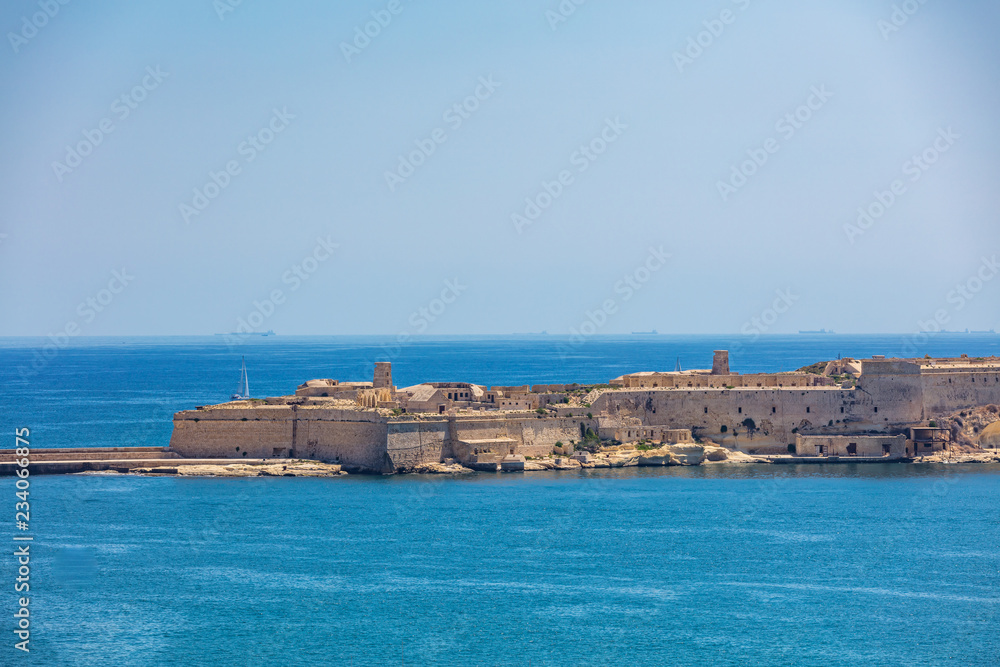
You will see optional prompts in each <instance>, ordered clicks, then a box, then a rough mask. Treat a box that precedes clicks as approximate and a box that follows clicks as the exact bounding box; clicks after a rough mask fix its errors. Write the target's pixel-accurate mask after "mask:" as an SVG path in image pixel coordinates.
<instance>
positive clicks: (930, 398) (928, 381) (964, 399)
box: [921, 370, 1000, 419]
mask: <svg viewBox="0 0 1000 667" xmlns="http://www.w3.org/2000/svg"><path fill="white" fill-rule="evenodd" d="M921 381H922V385H923V396H924V401H923V403H924V412H925V414H926V415H927V418H928V419H931V418H933V417H940V416H943V415H946V414H949V413H952V412H955V411H957V410H964V409H966V408H973V407H978V406H981V405H991V404H992V405H997V404H1000V373H998V372H997V371H996V370H994V371H964V372H962V371H944V372H935V371H927V370H925V371H924V373H923V375H921Z"/></svg>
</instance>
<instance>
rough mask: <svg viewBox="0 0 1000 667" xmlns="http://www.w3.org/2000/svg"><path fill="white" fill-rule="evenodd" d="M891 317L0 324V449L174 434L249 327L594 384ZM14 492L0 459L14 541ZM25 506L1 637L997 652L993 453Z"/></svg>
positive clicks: (343, 373) (192, 651) (788, 358)
mask: <svg viewBox="0 0 1000 667" xmlns="http://www.w3.org/2000/svg"><path fill="white" fill-rule="evenodd" d="M910 342H911V337H904V336H838V335H824V336H806V335H800V336H787V337H777V336H775V337H763V338H761V339H759V340H756V341H749V340H747V339H740V338H739V337H737V338H725V337H708V336H702V337H697V336H687V337H671V336H623V337H599V338H594V339H591V340H588V341H586V342H585V343H584V344H582V345H576V344H574V343H573V342H571V341H568V340H566V339H559V338H556V337H548V336H524V337H506V338H437V339H426V340H421V341H418V342H415V343H412V344H409V345H406V346H403V347H401V348H393V347H392V346H391V340H390V339H375V338H286V337H282V336H277V337H274V338H271V337H268V338H255V339H252V340H250V341H247V342H245V343H244V344H242V345H240V346H230V345H227V344H226V343H225V342H224V340H223V339H221V338H217V337H216V338H211V337H210V338H174V339H171V338H158V339H153V338H131V339H130V338H122V339H110V338H109V339H79V340H76V341H73V345H72V346H71V347H67V348H64V349H57V351H56V353H55V354H50V355H49V357H50V358H47V359H45V363H40V362H38V363H33V362H34V361H36V360H37V359H39V356H40V355H41V354H42V347H41V346H42V345H43V344H44V340H42V339H0V387H2V392H3V395H2V400H0V422H2V424H3V431H4V432H5V433H8V434H9V444H7V445H4V446H6V447H10V446H13V432H14V428H15V427H21V426H27V427H30V428H31V430H32V435H33V437H32V445H33V446H34V447H65V446H102V445H104V446H122V445H165V444H167V442H168V440H169V436H170V416H171V414H172V413H173V412H174V411H176V410H179V409H186V408H190V407H192V406H194V405H202V404H206V403H212V402H218V401H222V400H225V399H226V398H227V397H228V395H229V394H230V393H232V391H233V390H234V389H235V388H236V385H237V383H238V379H239V366H240V357H241V356H244V355H245V356H246V360H247V366H248V369H249V374H250V386H251V390H252V393H253V394H254V395H256V396H265V395H276V394H283V393H288V392H289V391H291V390H292V389H293V388H294V386H295V385H297V384H299V383H300V382H302V381H304V380H306V379H310V378H313V377H334V378H341V379H367V378H368V377H369V376H370V374H371V364H372V362H374V361H376V360H379V359H385V358H388V359H390V360H391V361H393V371H394V379H395V382H396V384H397V385H399V386H404V385H407V384H412V383H415V382H418V381H421V380H446V379H456V380H468V381H473V382H478V383H483V384H524V383H534V382H542V383H544V382H569V381H581V382H603V381H607V380H608V379H610V378H612V377H615V376H617V375H620V374H622V373H624V372H629V371H637V370H647V369H650V370H651V369H665V370H672V369H673V368H674V365H675V363H676V360H677V358H678V357H679V358H680V361H681V364H682V366H683V367H685V368H695V367H706V366H708V365H709V364H710V361H711V355H712V350H714V349H725V348H727V347H728V348H729V349H731V350H734V353H733V354H732V358H731V363H732V366H733V368H734V370H738V371H742V372H752V371H760V370H791V369H794V368H798V367H800V366H803V365H805V364H808V363H812V362H815V361H818V360H821V359H828V358H835V357H836V356H837V355H838V354H842V355H844V356H870V355H871V354H887V355H898V354H901V353H902V352H901V351H900V350H902V349H903V347H904V346H906V345H907V344H908V343H910ZM36 352H37V353H38V354H36ZM925 352H928V353H930V354H932V355H957V354H960V353H962V352H965V353H969V354H970V355H973V356H983V355H990V354H1000V337H998V336H991V335H973V334H967V335H959V334H955V335H946V334H939V335H937V336H934V337H931V338H930V339H929V340H928V341H926V342H925V343H924V344H923V345H922V346H920V350H919V354H920V355H922V354H923V353H925ZM43 358H44V357H43ZM22 371H23V372H22ZM4 489H6V491H4ZM14 492H15V488H14V479H13V478H0V497H2V496H3V495H4V494H6V496H7V497H8V503H7V504H8V507H9V512H10V516H9V522H10V523H9V526H10V528H9V529H8V531H7V535H8V538H7V539H8V540H10V537H11V536H13V534H14V533H15V532H16V531H15V530H14V528H13V520H14V516H13V514H14V505H13V504H14V502H15V498H14ZM31 528H32V530H31V533H32V534H33V535H34V537H35V541H34V542H33V543H32V547H31V548H32V562H31V592H30V595H31V613H32V626H31V628H32V640H31V649H32V651H31V653H30V654H28V655H24V654H23V653H21V652H20V651H16V650H15V649H14V646H13V644H14V642H15V641H16V637H15V635H14V634H13V632H12V631H13V628H14V620H13V618H12V614H13V613H14V611H15V609H16V598H17V597H18V596H17V594H15V593H14V592H13V582H14V579H15V577H16V576H17V573H16V567H17V565H16V562H15V559H14V557H13V556H11V555H8V556H4V557H0V582H3V583H2V585H3V587H4V590H6V591H7V593H6V594H4V595H3V596H2V602H0V604H2V614H0V615H2V617H3V618H6V619H8V620H7V621H0V638H3V639H2V642H0V664H2V665H15V664H24V665H104V664H121V665H216V664H219V665H300V664H301V665H328V664H336V665H341V664H343V665H352V664H353V665H387V664H389V665H391V664H405V665H529V664H530V665H608V664H619V665H667V664H699V665H728V664H732V665H737V664H740V665H742V664H774V665H829V664H850V665H873V664H874V665H941V664H949V665H996V664H998V663H1000V549H998V548H997V547H998V545H1000V470H997V469H995V468H990V467H987V466H973V465H954V466H916V465H905V464H879V465H842V466H802V467H785V466H745V467H738V466H710V467H699V468H683V469H682V468H666V469H652V468H643V469H625V470H613V471H578V472H561V473H556V472H553V473H531V474H507V475H499V474H476V475H472V476H469V477H463V478H461V479H446V478H437V477H419V476H398V477H362V476H350V477H346V478H339V479H291V478H287V479H286V478H281V479H269V478H268V479H234V480H221V479H177V478H140V477H121V476H118V477H111V476H107V477H87V476H51V477H35V478H32V486H31ZM8 544H13V542H8ZM7 552H8V554H10V553H11V552H13V548H9V549H8V550H7Z"/></svg>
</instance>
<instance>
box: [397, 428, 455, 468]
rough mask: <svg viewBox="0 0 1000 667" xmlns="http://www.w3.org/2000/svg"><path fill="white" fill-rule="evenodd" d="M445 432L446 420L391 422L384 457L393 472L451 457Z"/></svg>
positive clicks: (449, 444)
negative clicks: (385, 455) (390, 464)
mask: <svg viewBox="0 0 1000 667" xmlns="http://www.w3.org/2000/svg"><path fill="white" fill-rule="evenodd" d="M448 433H449V426H448V420H447V419H446V418H442V419H420V420H414V421H391V422H389V424H388V434H387V438H386V454H387V455H388V458H389V460H390V461H391V462H392V466H393V468H394V469H396V470H400V469H402V470H408V469H412V468H414V467H416V466H418V465H425V464H430V463H438V462H440V461H442V460H443V459H445V458H449V457H451V456H452V455H453V454H452V451H451V442H450V440H449V437H448Z"/></svg>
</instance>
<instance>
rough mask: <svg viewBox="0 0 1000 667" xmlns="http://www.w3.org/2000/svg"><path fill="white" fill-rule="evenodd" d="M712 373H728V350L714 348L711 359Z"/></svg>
mask: <svg viewBox="0 0 1000 667" xmlns="http://www.w3.org/2000/svg"><path fill="white" fill-rule="evenodd" d="M712 375H730V373H729V350H716V351H715V357H714V358H713V359H712Z"/></svg>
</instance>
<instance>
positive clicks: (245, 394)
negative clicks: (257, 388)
mask: <svg viewBox="0 0 1000 667" xmlns="http://www.w3.org/2000/svg"><path fill="white" fill-rule="evenodd" d="M232 398H233V399H247V398H250V379H249V378H248V377H247V359H246V357H243V366H242V368H240V388H239V389H237V390H236V393H235V394H233V395H232Z"/></svg>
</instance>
